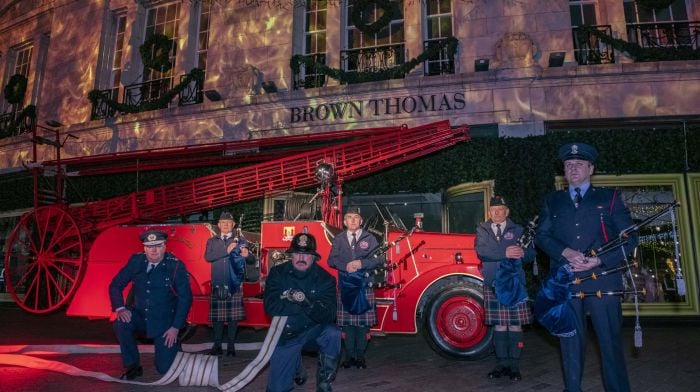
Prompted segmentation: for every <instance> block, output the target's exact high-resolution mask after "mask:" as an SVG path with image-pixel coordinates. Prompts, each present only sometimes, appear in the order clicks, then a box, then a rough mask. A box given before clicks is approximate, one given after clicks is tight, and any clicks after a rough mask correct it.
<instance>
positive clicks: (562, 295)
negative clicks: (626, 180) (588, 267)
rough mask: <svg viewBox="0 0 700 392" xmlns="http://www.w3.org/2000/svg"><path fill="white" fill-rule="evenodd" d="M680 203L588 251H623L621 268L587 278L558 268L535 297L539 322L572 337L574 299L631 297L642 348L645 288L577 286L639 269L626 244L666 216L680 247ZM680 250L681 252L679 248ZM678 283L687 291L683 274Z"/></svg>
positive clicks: (588, 254)
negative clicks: (641, 304) (640, 300)
mask: <svg viewBox="0 0 700 392" xmlns="http://www.w3.org/2000/svg"><path fill="white" fill-rule="evenodd" d="M678 205H679V204H678V202H676V201H674V202H673V203H670V204H669V205H667V206H665V207H664V208H663V209H662V210H660V211H659V212H658V213H656V214H654V215H652V216H650V217H648V218H646V219H644V220H643V221H641V222H640V223H637V224H634V225H632V226H630V227H628V228H626V229H624V230H622V231H621V232H620V234H619V236H618V237H617V238H615V239H613V240H611V241H608V242H606V243H605V244H603V245H602V246H600V247H598V248H591V249H588V250H586V251H585V252H584V254H585V256H586V257H599V256H600V255H603V254H605V253H608V252H610V251H613V250H616V249H622V254H623V255H622V256H623V259H624V260H623V262H622V264H621V265H619V266H616V267H611V268H608V269H605V270H603V271H598V272H597V273H596V272H593V271H592V272H589V273H587V274H585V275H583V276H577V277H575V276H574V273H573V271H572V270H571V267H570V266H569V265H568V264H564V265H562V266H560V267H559V268H558V269H556V270H555V271H553V273H551V275H550V277H549V278H548V279H547V280H545V282H544V283H543V285H542V288H541V289H540V291H539V292H538V293H537V297H536V298H535V318H536V319H537V321H538V322H539V323H540V324H541V325H542V326H543V327H545V328H546V329H547V330H548V331H549V332H550V333H551V334H552V335H555V336H559V337H569V336H573V335H575V334H576V322H575V316H574V314H573V310H572V309H571V308H570V307H569V306H568V305H567V304H568V301H569V300H570V299H574V298H576V299H581V300H583V299H585V298H603V297H604V296H627V295H631V296H632V297H633V298H634V302H635V315H636V325H635V336H634V340H635V347H641V345H642V343H641V336H642V335H641V327H640V325H639V306H638V297H639V296H643V295H645V294H646V290H645V289H644V288H642V289H637V287H636V286H635V285H634V281H632V284H633V287H632V290H607V291H606V290H593V291H583V290H579V291H576V290H575V288H574V287H572V286H575V285H580V284H581V283H583V282H585V281H587V280H596V279H599V278H602V277H605V276H610V275H612V274H615V273H618V272H623V273H630V269H631V268H632V267H636V266H638V263H637V262H636V261H635V260H632V261H631V262H630V261H628V259H627V255H626V254H625V252H624V247H623V245H625V244H627V243H628V241H629V239H630V236H631V234H632V233H634V232H635V231H638V230H639V229H640V228H641V227H643V226H645V225H647V224H649V223H651V222H653V221H654V220H656V219H657V218H659V217H661V216H662V215H664V214H666V213H669V212H670V214H671V219H672V222H673V223H672V225H673V227H674V242H675V243H676V244H677V243H678V241H677V238H676V233H675V213H674V208H675V207H677V206H678ZM676 251H677V249H676ZM676 263H677V267H678V268H677V271H680V265H679V261H678V257H676ZM676 278H677V281H678V287H679V292H680V288H681V287H682V288H683V291H684V292H685V283H684V282H683V277H682V275H679V276H677V277H676Z"/></svg>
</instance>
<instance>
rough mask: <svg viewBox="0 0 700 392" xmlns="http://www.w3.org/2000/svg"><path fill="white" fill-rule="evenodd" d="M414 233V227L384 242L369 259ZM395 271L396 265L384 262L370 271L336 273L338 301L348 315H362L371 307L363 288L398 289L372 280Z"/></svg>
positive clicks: (376, 256) (384, 252)
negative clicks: (383, 273) (385, 272)
mask: <svg viewBox="0 0 700 392" xmlns="http://www.w3.org/2000/svg"><path fill="white" fill-rule="evenodd" d="M415 231H416V227H415V226H414V227H412V228H411V229H410V230H408V231H406V232H405V233H403V234H401V235H400V236H398V237H397V238H396V239H395V240H393V241H389V242H385V243H384V244H383V245H380V246H378V247H377V249H375V250H374V252H372V255H371V256H370V257H371V258H374V259H378V258H379V257H381V256H382V255H384V254H386V253H387V252H388V251H389V249H391V248H392V247H394V246H396V245H397V244H398V243H399V242H401V241H402V240H404V239H406V238H408V237H410V236H411V235H412V234H413V233H414V232H415ZM394 269H396V264H388V263H387V262H384V263H383V264H381V265H379V266H377V267H375V268H373V269H370V270H359V271H355V272H346V271H339V272H338V287H339V291H340V300H341V302H342V303H343V307H344V308H345V310H346V311H347V312H348V313H350V314H355V315H357V314H363V313H365V312H367V311H368V310H370V308H371V305H370V304H369V301H368V300H367V296H366V295H365V288H368V287H369V288H400V287H401V284H400V283H396V284H391V283H387V282H386V281H385V280H384V281H374V280H372V278H373V277H374V276H376V275H378V274H380V273H381V272H383V271H393V270H394Z"/></svg>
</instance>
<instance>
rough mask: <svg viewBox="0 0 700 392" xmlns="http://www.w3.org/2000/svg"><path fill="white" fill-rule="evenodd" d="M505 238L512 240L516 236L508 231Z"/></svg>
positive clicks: (504, 235)
mask: <svg viewBox="0 0 700 392" xmlns="http://www.w3.org/2000/svg"><path fill="white" fill-rule="evenodd" d="M503 238H505V239H507V240H512V239H513V238H514V236H513V233H511V232H507V233H505V234H503Z"/></svg>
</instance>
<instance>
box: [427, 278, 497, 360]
mask: <svg viewBox="0 0 700 392" xmlns="http://www.w3.org/2000/svg"><path fill="white" fill-rule="evenodd" d="M483 302H484V300H483V294H482V292H481V288H480V287H478V286H476V285H473V284H469V283H459V284H455V285H452V286H447V287H445V288H444V289H442V290H441V291H439V292H438V293H436V294H435V295H434V296H433V297H432V298H431V299H429V301H428V304H427V308H426V310H425V311H424V312H423V333H424V334H425V337H426V339H427V341H428V343H429V344H430V346H431V347H432V348H433V350H435V351H436V352H438V353H439V354H440V355H443V356H445V357H448V358H458V359H463V360H475V359H479V358H483V357H485V356H486V355H488V354H489V353H490V352H491V339H492V337H493V331H492V330H491V328H489V327H488V326H486V325H484V308H483Z"/></svg>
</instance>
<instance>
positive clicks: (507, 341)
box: [474, 196, 535, 381]
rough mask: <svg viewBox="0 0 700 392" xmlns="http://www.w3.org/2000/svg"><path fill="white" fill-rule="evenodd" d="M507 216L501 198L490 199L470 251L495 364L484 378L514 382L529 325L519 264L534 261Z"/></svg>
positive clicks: (530, 317) (519, 230) (518, 229)
mask: <svg viewBox="0 0 700 392" xmlns="http://www.w3.org/2000/svg"><path fill="white" fill-rule="evenodd" d="M509 214H510V209H509V208H508V206H507V205H506V203H505V200H503V197H501V196H494V197H493V198H491V201H490V203H489V209H488V215H489V219H488V220H487V221H486V222H483V223H481V224H480V225H479V226H478V227H477V229H476V240H475V243H474V248H475V250H476V253H477V256H478V257H479V260H481V274H482V276H483V277H484V289H483V294H484V308H485V312H486V315H485V316H486V317H485V320H484V323H485V324H487V325H493V326H494V333H493V341H494V346H495V349H496V359H497V364H496V367H495V368H494V369H493V370H492V371H491V372H489V373H488V377H489V378H500V377H502V376H506V377H510V379H511V380H514V381H517V380H522V375H521V374H520V369H519V362H520V353H521V351H522V347H523V330H522V325H523V324H531V323H532V321H533V315H532V311H531V310H530V304H529V302H528V300H527V290H526V289H525V272H524V271H523V268H522V264H523V261H531V260H532V259H534V253H535V252H534V249H532V248H529V247H527V248H523V247H522V246H521V245H520V243H519V242H518V240H519V239H520V237H521V236H522V235H523V232H524V229H523V227H522V226H520V225H518V224H516V223H514V222H513V221H512V220H510V218H508V215H509Z"/></svg>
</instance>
